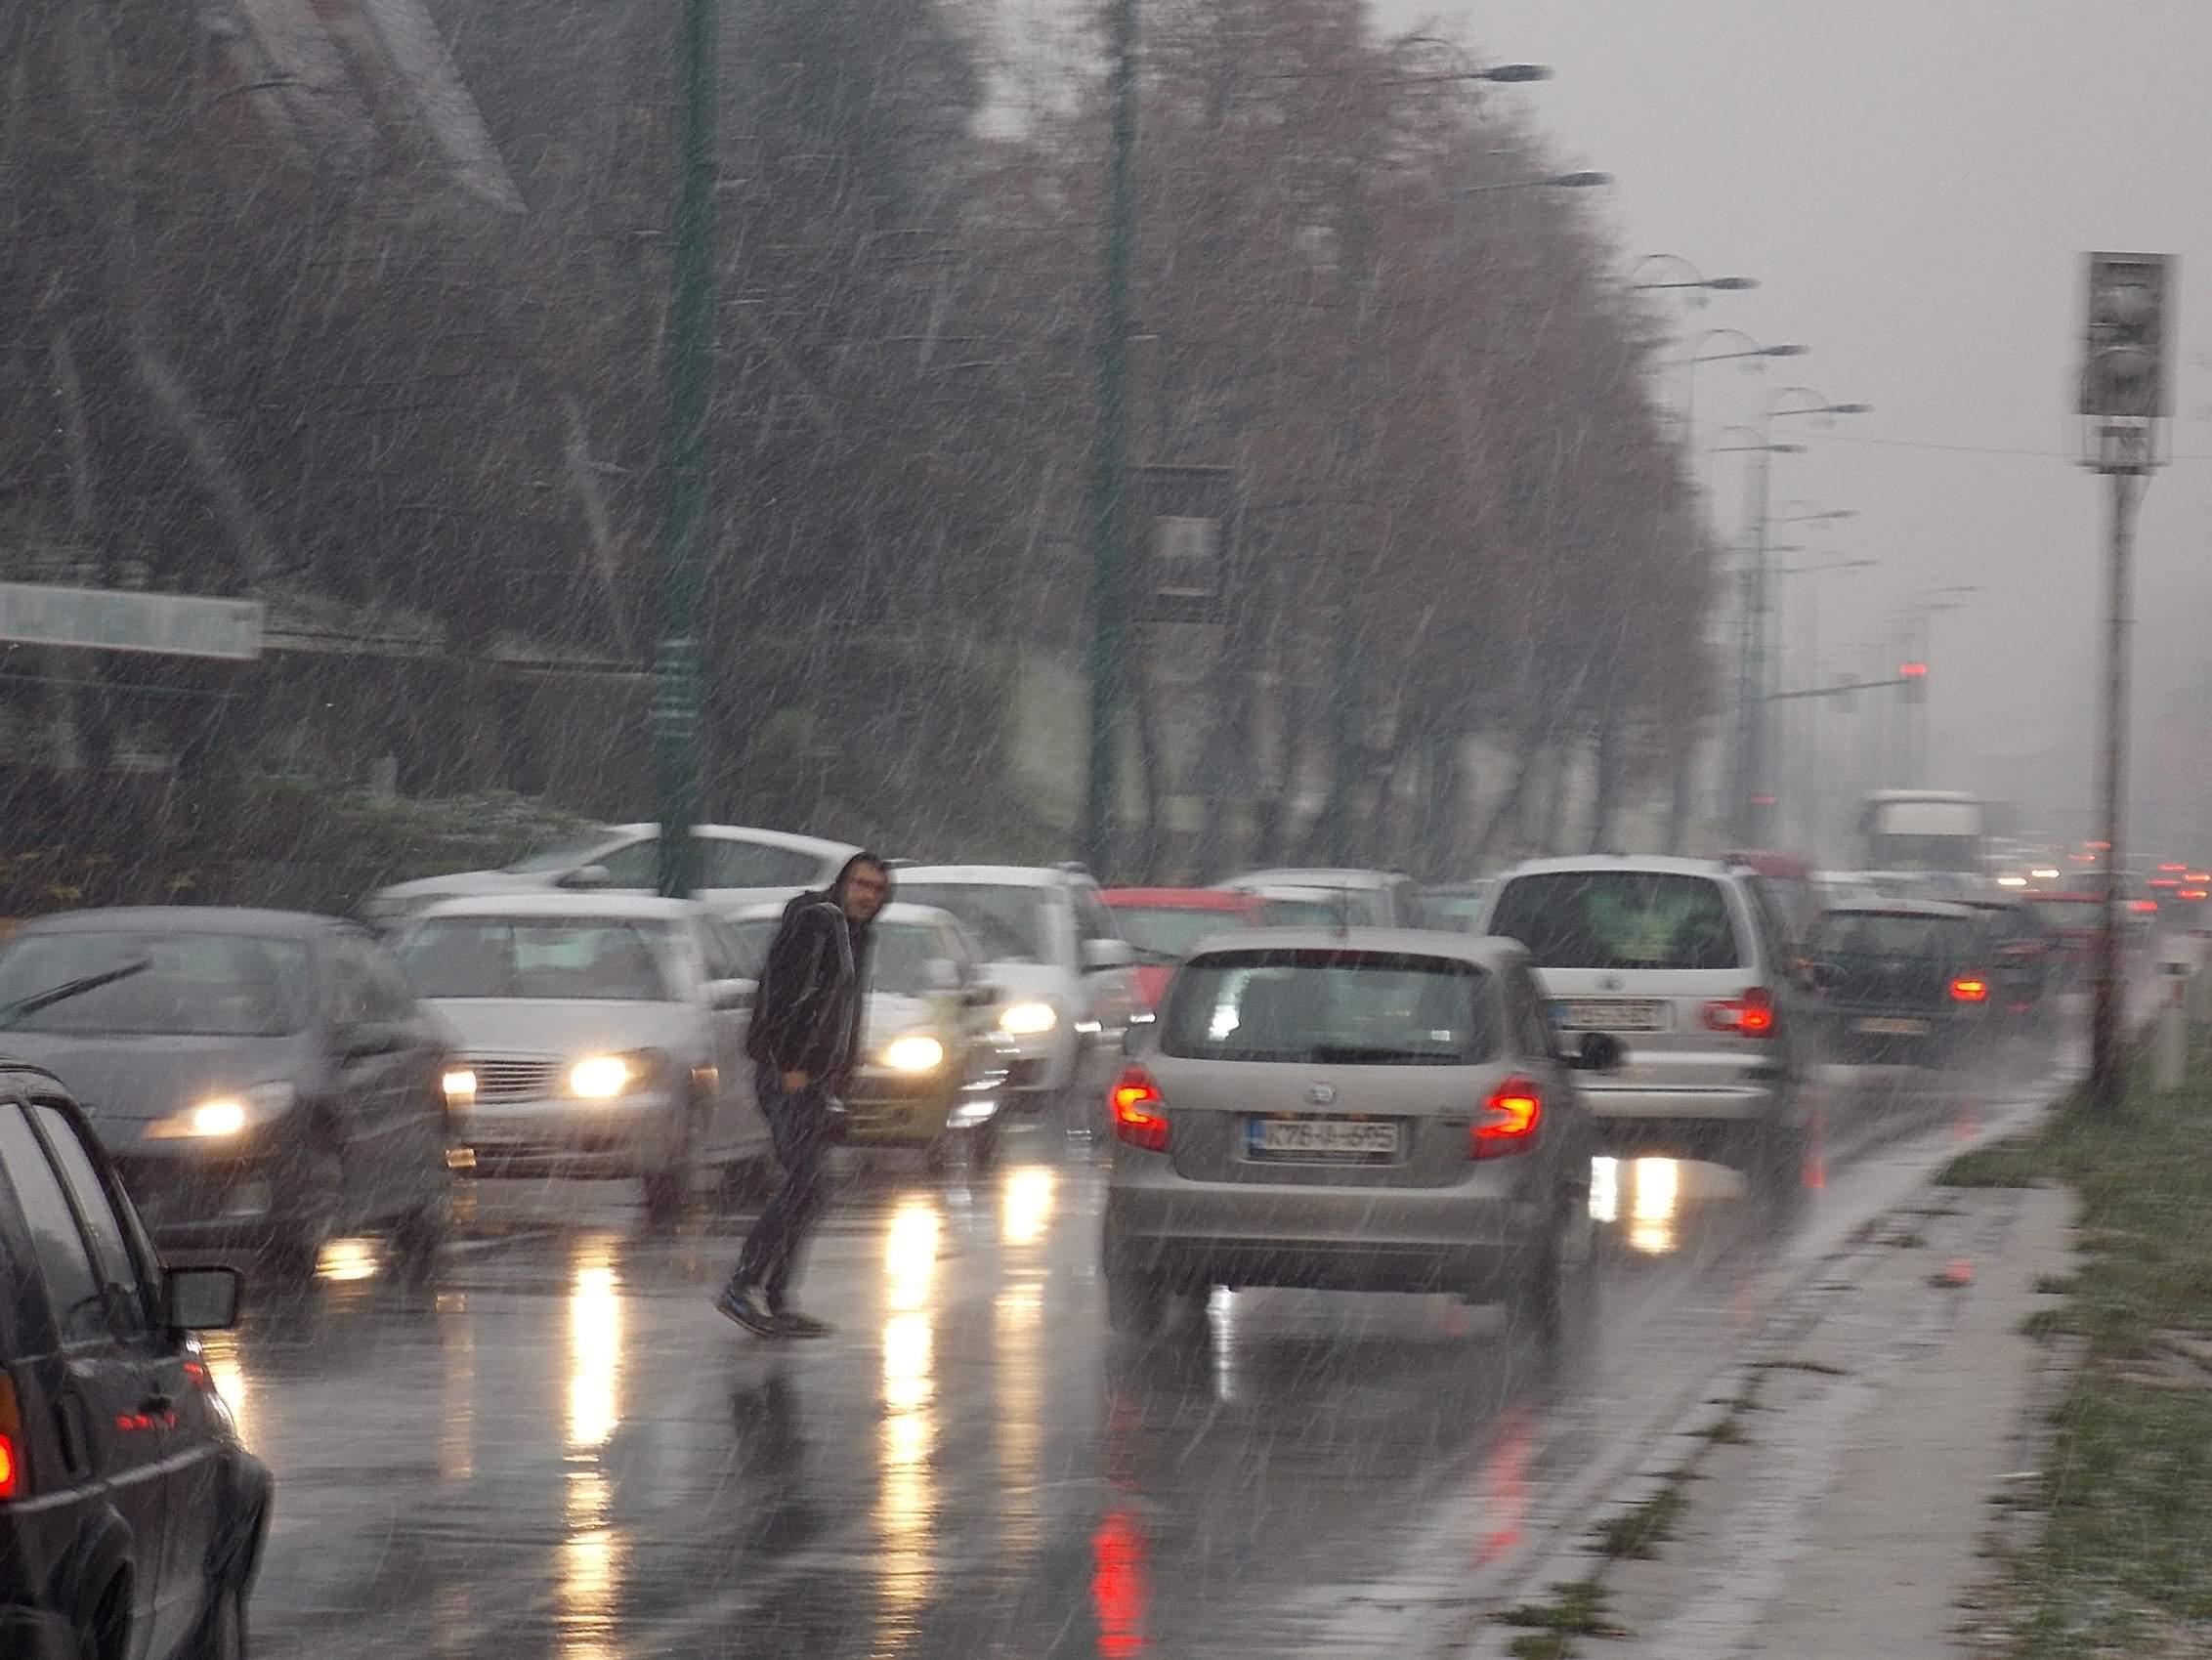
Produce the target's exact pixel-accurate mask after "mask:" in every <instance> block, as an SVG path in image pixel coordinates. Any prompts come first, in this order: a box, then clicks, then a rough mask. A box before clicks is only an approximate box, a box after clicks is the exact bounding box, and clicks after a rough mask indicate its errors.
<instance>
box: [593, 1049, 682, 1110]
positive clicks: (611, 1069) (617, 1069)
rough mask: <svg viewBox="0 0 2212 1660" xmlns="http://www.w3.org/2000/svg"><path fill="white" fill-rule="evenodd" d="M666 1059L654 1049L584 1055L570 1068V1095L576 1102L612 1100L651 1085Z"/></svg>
mask: <svg viewBox="0 0 2212 1660" xmlns="http://www.w3.org/2000/svg"><path fill="white" fill-rule="evenodd" d="M665 1058H666V1057H665V1056H663V1055H662V1054H660V1053H659V1050H656V1049H632V1050H630V1051H629V1052H628V1053H626V1054H618V1055H586V1056H584V1058H583V1059H581V1060H579V1061H577V1062H576V1064H575V1065H574V1066H572V1067H571V1068H569V1093H570V1094H572V1095H574V1097H575V1098H576V1099H577V1100H579V1101H612V1100H613V1099H615V1097H616V1096H617V1095H627V1094H629V1093H630V1092H631V1091H632V1090H633V1089H636V1088H638V1087H640V1086H641V1085H646V1084H649V1083H651V1082H652V1081H653V1078H654V1076H655V1075H656V1074H657V1073H659V1070H660V1063H661V1062H662V1060H664V1059H665Z"/></svg>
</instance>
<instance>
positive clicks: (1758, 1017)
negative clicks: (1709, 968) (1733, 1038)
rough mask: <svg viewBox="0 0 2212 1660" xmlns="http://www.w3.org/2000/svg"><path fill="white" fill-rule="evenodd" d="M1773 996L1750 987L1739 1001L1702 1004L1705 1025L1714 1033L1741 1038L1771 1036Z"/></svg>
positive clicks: (1761, 988) (1761, 987)
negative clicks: (1733, 1034)
mask: <svg viewBox="0 0 2212 1660" xmlns="http://www.w3.org/2000/svg"><path fill="white" fill-rule="evenodd" d="M1774 1016H1775V1008H1774V994H1773V993H1772V992H1769V991H1768V990H1767V989H1766V988H1765V986H1754V987H1752V988H1751V989H1750V990H1749V991H1747V992H1745V993H1744V995H1743V996H1742V997H1740V998H1730V999H1728V1000H1726V1001H1725V1002H1709V1003H1707V1004H1706V1005H1705V1024H1706V1025H1707V1026H1709V1027H1710V1028H1712V1029H1713V1030H1714V1031H1716V1032H1733V1033H1735V1034H1736V1035H1737V1036H1738V1037H1743V1038H1771V1037H1772V1036H1773V1035H1774Z"/></svg>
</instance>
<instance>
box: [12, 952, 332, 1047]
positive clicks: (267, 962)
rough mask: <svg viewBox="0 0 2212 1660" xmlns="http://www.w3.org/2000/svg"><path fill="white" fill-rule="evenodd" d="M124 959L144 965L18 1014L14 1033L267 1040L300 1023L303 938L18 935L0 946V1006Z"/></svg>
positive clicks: (310, 978)
mask: <svg viewBox="0 0 2212 1660" xmlns="http://www.w3.org/2000/svg"><path fill="white" fill-rule="evenodd" d="M133 962H144V963H146V964H147V966H146V967H145V968H144V969H143V970H141V971H139V972H137V973H133V974H130V975H127V976H125V977H123V978H120V979H118V980H116V981H115V982H114V983H113V984H111V985H106V986H101V987H97V988H95V989H93V990H91V991H87V992H84V993H82V994H80V995H79V996H76V997H73V998H69V999H66V1000H64V1001H61V1002H57V1003H54V1004H53V1005H51V1006H50V1007H47V1008H43V1009H39V1010H36V1011H35V1012H32V1013H27V1014H24V1015H22V1016H21V1017H20V1018H19V1019H17V1020H16V1021H14V1022H13V1023H12V1026H13V1029H14V1030H16V1031H19V1032H67V1033H76V1034H85V1035H90V1034H93V1033H102V1034H112V1035H115V1036H119V1037H145V1038H275V1037H280V1036H282V1035H284V1034H286V1033H290V1032H297V1031H298V1030H299V1029H300V1028H301V1027H303V1026H305V1025H306V1024H307V1020H308V1016H309V1014H310V1012H311V1011H312V1010H313V1008H314V1005H315V977H314V973H313V969H312V967H311V964H310V961H309V956H308V948H307V942H306V941H304V940H297V939H281V938H277V937H275V936H270V935H261V934H234V933H212V932H208V933H201V932H191V931H188V930H184V929H178V930H175V931H170V930H155V929H116V930H114V931H112V932H106V931H103V932H99V933H65V934H27V935H24V936H22V937H21V938H19V939H17V940H16V941H15V942H14V943H13V944H12V945H10V946H9V947H8V948H7V950H6V951H5V952H0V1007H5V1006H7V1005H9V1004H12V1003H19V1002H21V1001H22V1000H25V999H28V998H35V997H37V996H38V995H39V994H40V993H41V992H47V991H51V990H53V989H54V988H55V987H57V986H61V985H64V984H65V983H67V982H68V981H71V980H81V979H84V978H87V977H88V976H92V975H97V974H103V973H107V972H110V971H114V970H119V969H122V968H124V967H125V966H127V965H128V964H130V963H133Z"/></svg>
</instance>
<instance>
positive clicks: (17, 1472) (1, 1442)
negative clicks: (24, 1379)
mask: <svg viewBox="0 0 2212 1660" xmlns="http://www.w3.org/2000/svg"><path fill="white" fill-rule="evenodd" d="M22 1433H23V1422H22V1414H21V1412H20V1411H18V1410H17V1407H16V1385H15V1382H14V1380H13V1379H11V1378H10V1377H9V1376H8V1375H7V1374H6V1373H5V1372H0V1499H20V1498H21V1497H22V1496H23V1453H22V1448H23V1442H22Z"/></svg>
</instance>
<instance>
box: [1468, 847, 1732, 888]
mask: <svg viewBox="0 0 2212 1660" xmlns="http://www.w3.org/2000/svg"><path fill="white" fill-rule="evenodd" d="M1743 870H1744V867H1742V866H1740V865H1730V864H1727V863H1726V862H1724V861H1723V860H1720V859H1685V858H1681V857H1679V856H1677V855H1675V854H1671V853H1575V854H1568V855H1565V856H1562V857H1560V858H1556V859H1529V860H1525V861H1523V862H1522V863H1520V864H1518V865H1515V866H1514V867H1513V868H1512V869H1511V870H1510V871H1507V872H1505V873H1503V874H1501V875H1500V876H1499V877H1498V880H1499V881H1501V882H1503V881H1505V880H1507V879H1508V878H1510V877H1512V876H1549V875H1553V874H1568V875H1571V874H1577V873H1585V872H1594V871H1630V872H1635V873H1638V874H1649V875H1660V876H1716V877H1718V876H1727V875H1738V874H1741V873H1742V872H1743Z"/></svg>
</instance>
